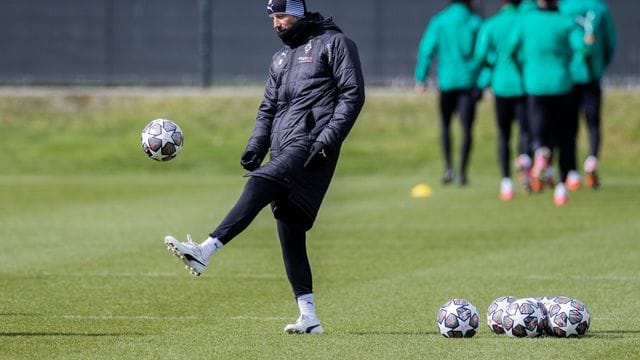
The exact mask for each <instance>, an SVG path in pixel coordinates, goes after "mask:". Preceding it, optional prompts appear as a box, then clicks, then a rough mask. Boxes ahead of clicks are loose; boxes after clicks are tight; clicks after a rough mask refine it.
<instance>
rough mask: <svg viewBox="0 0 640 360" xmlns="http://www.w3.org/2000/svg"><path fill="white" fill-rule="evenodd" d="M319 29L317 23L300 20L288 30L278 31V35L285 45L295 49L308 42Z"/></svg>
mask: <svg viewBox="0 0 640 360" xmlns="http://www.w3.org/2000/svg"><path fill="white" fill-rule="evenodd" d="M318 29H319V24H318V23H317V22H312V21H308V20H306V19H300V20H298V21H297V22H296V23H295V24H293V25H291V26H290V27H289V28H287V29H284V30H276V33H277V34H278V37H279V38H280V40H282V42H283V43H285V44H286V45H289V46H290V47H292V48H293V47H298V46H300V45H302V44H304V43H305V42H307V40H309V37H311V35H313V34H315V32H316V31H317V30H318Z"/></svg>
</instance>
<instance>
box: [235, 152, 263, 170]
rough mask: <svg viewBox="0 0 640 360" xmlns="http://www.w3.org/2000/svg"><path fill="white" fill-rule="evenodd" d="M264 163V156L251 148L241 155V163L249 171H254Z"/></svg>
mask: <svg viewBox="0 0 640 360" xmlns="http://www.w3.org/2000/svg"><path fill="white" fill-rule="evenodd" d="M260 164H262V158H261V157H260V156H259V155H258V154H257V153H256V152H255V151H251V150H245V151H244V152H243V153H242V156H241V157H240V165H242V167H243V168H245V169H246V170H248V171H253V170H255V169H257V168H259V167H260Z"/></svg>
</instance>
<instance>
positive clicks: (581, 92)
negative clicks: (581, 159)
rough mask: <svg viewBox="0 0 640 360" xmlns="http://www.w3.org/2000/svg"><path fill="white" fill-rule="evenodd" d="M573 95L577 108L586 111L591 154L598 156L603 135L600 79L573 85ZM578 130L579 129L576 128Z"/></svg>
mask: <svg viewBox="0 0 640 360" xmlns="http://www.w3.org/2000/svg"><path fill="white" fill-rule="evenodd" d="M573 97H574V100H575V101H576V107H577V108H578V109H577V110H580V109H582V110H583V111H584V117H585V120H586V123H587V129H588V130H589V131H588V132H589V155H593V156H595V157H598V154H599V153H600V142H601V140H602V135H601V131H600V121H601V120H600V109H601V107H602V88H601V87H600V81H598V80H596V81H593V82H590V83H588V84H577V85H575V86H574V87H573ZM576 130H577V129H576Z"/></svg>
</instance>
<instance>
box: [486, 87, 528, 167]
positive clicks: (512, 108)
mask: <svg viewBox="0 0 640 360" xmlns="http://www.w3.org/2000/svg"><path fill="white" fill-rule="evenodd" d="M495 106H496V123H497V126H498V159H500V171H501V174H502V177H511V161H510V159H511V148H510V146H509V143H510V140H511V124H512V123H513V120H514V119H517V120H518V125H519V128H520V140H519V143H518V150H519V153H520V154H527V155H529V156H531V155H532V154H531V139H530V137H531V135H530V132H529V122H528V120H527V98H526V97H525V96H519V97H500V96H496V104H495Z"/></svg>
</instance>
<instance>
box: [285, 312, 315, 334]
mask: <svg viewBox="0 0 640 360" xmlns="http://www.w3.org/2000/svg"><path fill="white" fill-rule="evenodd" d="M284 332H286V333H288V334H322V333H323V332H324V329H323V328H322V325H320V321H319V320H318V319H311V318H308V317H306V316H304V315H300V317H299V318H298V320H296V322H295V323H293V324H289V325H287V326H285V327H284Z"/></svg>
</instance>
